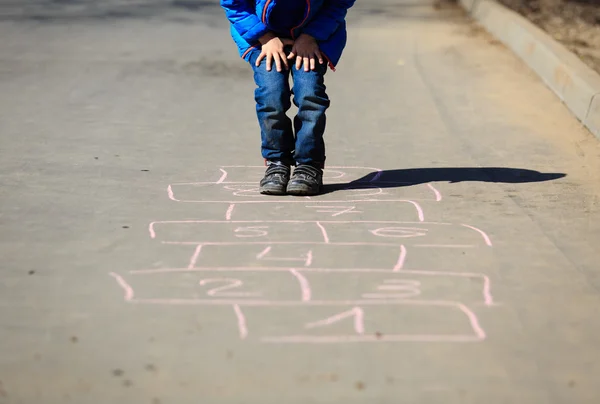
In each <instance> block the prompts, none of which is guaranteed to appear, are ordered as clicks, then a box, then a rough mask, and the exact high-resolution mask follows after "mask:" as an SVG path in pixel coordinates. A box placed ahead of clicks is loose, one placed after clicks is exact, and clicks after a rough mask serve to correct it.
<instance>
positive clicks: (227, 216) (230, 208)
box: [225, 203, 235, 220]
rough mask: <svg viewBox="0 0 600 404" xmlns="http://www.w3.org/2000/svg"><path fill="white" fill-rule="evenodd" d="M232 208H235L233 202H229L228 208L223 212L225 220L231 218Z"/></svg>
mask: <svg viewBox="0 0 600 404" xmlns="http://www.w3.org/2000/svg"><path fill="white" fill-rule="evenodd" d="M233 209H235V203H232V204H230V205H229V208H227V212H225V220H231V215H232V214H233Z"/></svg>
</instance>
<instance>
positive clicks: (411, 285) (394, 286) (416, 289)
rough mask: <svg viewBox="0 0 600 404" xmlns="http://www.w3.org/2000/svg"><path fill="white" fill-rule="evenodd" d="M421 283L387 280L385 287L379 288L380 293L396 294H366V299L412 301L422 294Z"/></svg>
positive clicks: (364, 295) (364, 296)
mask: <svg viewBox="0 0 600 404" xmlns="http://www.w3.org/2000/svg"><path fill="white" fill-rule="evenodd" d="M420 287H421V282H419V281H413V280H404V279H386V280H385V281H384V284H383V285H380V286H378V287H377V290H379V291H385V292H390V291H391V292H395V293H365V294H363V295H362V297H363V298H365V299H410V298H412V297H416V296H419V295H420V294H421V289H420Z"/></svg>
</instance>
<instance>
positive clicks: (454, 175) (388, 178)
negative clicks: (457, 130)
mask: <svg viewBox="0 0 600 404" xmlns="http://www.w3.org/2000/svg"><path fill="white" fill-rule="evenodd" d="M565 176H566V174H563V173H540V172H539V171H534V170H526V169H521V168H504V167H448V168H410V169H396V170H383V171H379V172H377V171H375V172H372V173H370V174H367V175H365V176H364V177H362V178H359V179H357V180H353V181H350V182H347V183H337V184H325V185H324V187H323V193H324V194H327V193H330V192H335V191H340V190H344V189H365V188H400V187H407V186H411V185H418V184H426V183H429V182H436V181H447V182H450V183H455V182H463V181H481V182H501V183H510V184H516V183H526V182H541V181H551V180H555V179H558V178H563V177H565Z"/></svg>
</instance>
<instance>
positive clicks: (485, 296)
mask: <svg viewBox="0 0 600 404" xmlns="http://www.w3.org/2000/svg"><path fill="white" fill-rule="evenodd" d="M186 273H201V274H202V275H205V274H219V275H217V276H218V277H219V278H218V279H230V280H232V279H235V280H238V281H239V282H242V280H241V279H242V278H243V277H244V276H243V274H251V278H248V279H251V280H253V281H257V280H259V279H261V278H262V277H263V276H265V277H266V279H268V280H269V282H270V284H271V285H274V286H273V287H274V288H275V290H276V291H277V292H278V296H279V297H276V298H275V297H274V298H273V299H272V300H270V302H271V304H272V305H273V306H277V305H279V304H284V305H285V304H289V301H288V300H287V299H288V296H289V292H286V291H285V290H283V291H281V289H282V288H284V289H285V287H286V285H285V282H286V281H285V280H286V279H287V278H281V281H279V280H277V281H275V280H274V274H285V273H290V274H292V275H293V277H294V278H295V280H296V281H297V283H296V284H297V285H298V286H299V287H300V290H301V296H302V299H303V300H299V302H301V301H305V302H306V301H308V300H312V299H313V298H314V296H315V293H316V294H317V296H318V297H328V296H330V289H327V288H326V287H324V286H323V285H327V284H331V283H332V282H331V280H328V279H327V278H328V277H330V276H335V279H336V280H343V279H345V278H347V277H348V276H350V278H349V281H350V282H349V283H351V282H354V283H356V282H357V280H358V279H360V282H359V284H361V285H365V290H364V291H363V292H362V296H361V298H360V299H359V300H361V301H364V300H365V299H367V300H368V299H382V300H385V301H390V302H394V301H398V300H407V299H413V298H415V297H417V296H422V295H423V291H422V288H423V285H424V282H426V283H427V285H428V288H429V289H428V290H430V291H429V292H428V293H429V294H430V295H431V292H432V291H433V292H435V294H434V295H432V296H431V297H433V298H435V299H436V300H439V297H440V294H441V293H443V290H442V289H440V285H445V286H444V288H445V289H446V292H445V293H447V294H448V299H449V300H451V299H454V298H455V295H456V293H457V288H459V287H460V288H461V289H460V290H462V291H463V292H461V293H462V294H463V299H464V298H465V297H466V296H464V294H465V293H469V295H472V296H473V297H472V298H469V300H473V301H477V302H480V301H481V300H479V299H482V301H483V303H484V305H485V306H494V305H495V302H494V298H493V296H492V291H491V280H490V278H489V277H488V276H487V275H483V274H477V273H469V272H450V271H445V272H444V271H435V270H402V271H400V272H391V271H390V270H384V269H373V268H362V269H356V268H342V269H332V268H312V267H301V268H285V267H205V268H198V267H197V268H193V269H190V268H160V269H147V270H134V271H130V275H131V276H133V277H135V278H136V279H137V277H138V276H145V277H148V276H159V275H169V276H172V275H176V274H186ZM268 273H271V274H268ZM221 274H224V275H223V276H222V277H221ZM261 274H264V275H261ZM267 274H268V275H267ZM346 275H347V276H346ZM248 276H250V275H248ZM246 277H247V276H246ZM215 278H217V277H215ZM309 278H310V279H313V283H314V284H315V286H316V290H314V288H311V286H310V282H309ZM444 278H449V279H452V278H456V279H463V280H465V281H467V282H462V283H461V284H459V283H457V282H455V281H453V282H447V281H444ZM120 279H121V280H120V283H119V284H120V285H122V284H123V283H124V284H127V283H126V282H125V281H124V280H123V278H122V277H121V278H120ZM208 279H213V278H212V277H211V278H208ZM437 279H439V280H440V281H442V282H441V283H440V282H439V281H437ZM473 279H479V280H480V283H473V282H472V280H473ZM164 282H165V280H164V278H158V279H157V281H156V283H157V284H159V285H162V286H163V287H162V289H160V290H161V291H162V290H164V289H165V287H166V286H165V285H164ZM229 282H231V281H229ZM274 282H275V283H274ZM432 282H433V283H432ZM369 284H375V287H376V290H377V291H378V293H377V292H373V291H372V290H371V289H370V287H369V286H368V285H369ZM478 284H480V285H481V286H480V287H479V286H478V287H474V286H476V285H478ZM230 285H231V283H230ZM236 285H237V286H238V287H239V286H241V285H240V284H239V283H237V282H236ZM461 285H462V286H461ZM430 286H433V287H434V288H433V289H431V288H430ZM230 287H231V286H230ZM290 287H296V286H294V284H291V285H290ZM129 288H130V289H131V287H129ZM157 290H158V289H157ZM286 290H287V289H286ZM382 292H385V293H382ZM130 293H131V294H130V299H129V301H131V300H133V290H132V289H131V292H130ZM172 293H175V294H177V292H176V291H175V292H171V293H170V294H172ZM354 293H356V292H355V291H354V289H348V290H345V289H341V290H338V291H337V292H336V295H337V297H340V296H342V295H343V296H345V297H348V298H354V299H355V296H356V295H355V294H354ZM358 293H359V294H360V293H361V292H358ZM244 297H247V295H244ZM142 300H143V302H145V303H148V304H175V305H179V304H191V305H194V304H197V305H204V304H213V303H210V302H209V301H207V300H206V299H180V298H176V299H158V300H156V299H150V300H148V299H136V302H138V303H139V302H141V301H142ZM318 300H321V301H324V300H323V299H318ZM346 300H348V299H346ZM355 300H356V299H355ZM257 301H258V300H252V301H248V300H244V304H248V303H251V302H257ZM261 301H264V302H266V300H265V299H261ZM286 302H288V303H286Z"/></svg>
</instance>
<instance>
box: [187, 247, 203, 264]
mask: <svg viewBox="0 0 600 404" xmlns="http://www.w3.org/2000/svg"><path fill="white" fill-rule="evenodd" d="M201 252H202V244H198V246H196V249H195V250H194V254H193V255H192V258H190V263H189V265H188V268H189V269H193V268H194V267H195V266H196V263H197V262H198V258H199V257H200V253H201Z"/></svg>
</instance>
